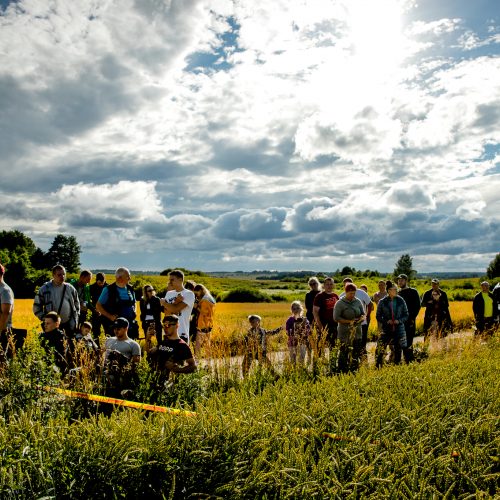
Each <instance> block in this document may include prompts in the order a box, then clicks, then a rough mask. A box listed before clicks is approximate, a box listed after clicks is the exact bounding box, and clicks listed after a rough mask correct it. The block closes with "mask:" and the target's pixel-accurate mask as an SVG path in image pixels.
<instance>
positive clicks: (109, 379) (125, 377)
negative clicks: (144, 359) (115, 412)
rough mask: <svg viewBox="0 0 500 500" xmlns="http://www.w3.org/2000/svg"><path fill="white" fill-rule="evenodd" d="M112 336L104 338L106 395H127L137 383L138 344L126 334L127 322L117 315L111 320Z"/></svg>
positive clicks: (139, 356)
mask: <svg viewBox="0 0 500 500" xmlns="http://www.w3.org/2000/svg"><path fill="white" fill-rule="evenodd" d="M112 326H113V331H114V336H113V337H108V338H107V339H106V344H105V349H106V353H105V356H104V377H105V381H106V395H107V396H110V397H115V398H116V397H118V398H119V397H124V396H126V397H128V395H129V392H130V391H133V390H134V388H135V386H136V385H137V382H138V380H137V372H136V369H137V366H138V364H139V362H140V361H141V348H140V346H139V344H138V343H137V342H136V341H135V340H133V339H131V338H130V337H129V336H128V327H129V322H128V320H127V319H126V318H121V317H118V318H116V320H115V321H113V324H112Z"/></svg>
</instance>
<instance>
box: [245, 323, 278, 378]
mask: <svg viewBox="0 0 500 500" xmlns="http://www.w3.org/2000/svg"><path fill="white" fill-rule="evenodd" d="M261 321H262V318H261V317H260V316H258V315H257V314H251V315H250V316H248V322H249V323H250V328H249V329H248V331H247V334H246V336H245V354H244V356H243V363H242V365H241V370H242V372H243V377H245V376H246V375H247V374H248V372H249V371H250V367H251V365H252V362H253V361H254V360H257V361H259V363H262V364H264V365H265V366H267V367H268V368H270V369H271V370H272V366H271V360H270V359H269V358H268V357H267V337H268V336H269V335H275V334H276V333H278V332H280V331H281V330H282V327H281V326H278V327H277V328H275V329H274V330H265V329H264V328H262V327H261V326H260V323H261Z"/></svg>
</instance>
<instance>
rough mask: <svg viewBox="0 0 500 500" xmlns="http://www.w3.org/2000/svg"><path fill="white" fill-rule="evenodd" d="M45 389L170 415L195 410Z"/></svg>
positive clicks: (189, 415) (54, 388) (65, 390)
mask: <svg viewBox="0 0 500 500" xmlns="http://www.w3.org/2000/svg"><path fill="white" fill-rule="evenodd" d="M44 389H45V390H46V391H53V392H57V393H58V394H63V395H64V396H68V397H70V398H81V399H88V400H89V401H97V402H99V403H111V404H113V405H118V406H125V407H127V408H135V409H137V410H150V411H156V412H159V413H169V414H171V415H183V416H185V417H194V416H196V412H194V411H188V410H179V409H178V408H168V407H166V406H156V405H150V404H148V403H138V402H136V401H127V400H126V399H117V398H110V397H107V396H99V395H97V394H87V393H85V392H77V391H70V390H68V389H60V388H59V387H45V388H44Z"/></svg>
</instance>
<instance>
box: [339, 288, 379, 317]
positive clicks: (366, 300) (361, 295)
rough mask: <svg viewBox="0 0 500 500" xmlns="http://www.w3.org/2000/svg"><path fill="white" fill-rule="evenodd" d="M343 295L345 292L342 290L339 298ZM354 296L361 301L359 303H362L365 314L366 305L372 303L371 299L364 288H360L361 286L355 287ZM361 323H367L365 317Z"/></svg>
mask: <svg viewBox="0 0 500 500" xmlns="http://www.w3.org/2000/svg"><path fill="white" fill-rule="evenodd" d="M343 297H345V292H342V293H341V294H340V298H343ZM356 298H357V299H359V300H360V301H361V303H362V304H363V309H364V311H365V312H364V314H366V311H367V308H368V306H369V305H370V304H371V303H372V299H371V298H370V296H369V295H368V294H367V293H366V292H365V291H364V290H361V288H357V289H356ZM361 324H362V325H366V324H367V323H366V319H365V320H364V321H363V323H361Z"/></svg>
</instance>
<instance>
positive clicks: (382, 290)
mask: <svg viewBox="0 0 500 500" xmlns="http://www.w3.org/2000/svg"><path fill="white" fill-rule="evenodd" d="M384 297H387V289H386V287H385V281H384V280H379V282H378V292H375V293H374V294H373V296H372V300H373V302H374V303H375V304H376V305H377V306H378V303H379V302H380V301H381V300H382V299H383V298H384ZM377 330H378V335H379V337H380V335H382V325H381V324H380V321H378V320H377Z"/></svg>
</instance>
